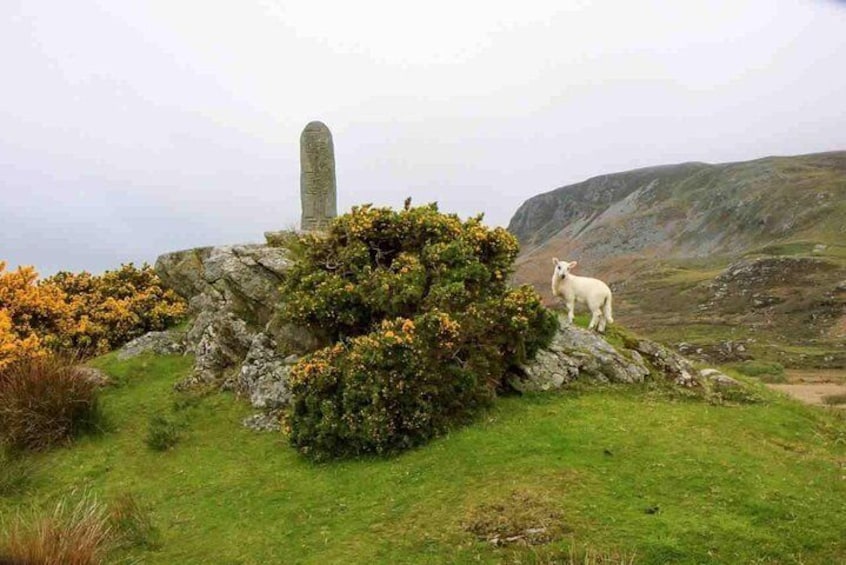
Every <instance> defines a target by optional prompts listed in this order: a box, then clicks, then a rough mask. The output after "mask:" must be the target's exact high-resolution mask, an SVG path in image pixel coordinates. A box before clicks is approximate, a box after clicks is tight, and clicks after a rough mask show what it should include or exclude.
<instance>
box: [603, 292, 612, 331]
mask: <svg viewBox="0 0 846 565" xmlns="http://www.w3.org/2000/svg"><path fill="white" fill-rule="evenodd" d="M602 315H603V316H605V321H606V322H608V323H609V324H613V323H614V316H613V315H612V313H611V294H610V293H609V294H608V296H607V297H606V298H605V304H603V305H602Z"/></svg>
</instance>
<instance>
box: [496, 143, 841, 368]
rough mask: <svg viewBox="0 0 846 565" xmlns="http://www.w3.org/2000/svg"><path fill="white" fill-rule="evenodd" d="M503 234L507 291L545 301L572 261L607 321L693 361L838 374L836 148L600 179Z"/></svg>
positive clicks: (546, 203)
mask: <svg viewBox="0 0 846 565" xmlns="http://www.w3.org/2000/svg"><path fill="white" fill-rule="evenodd" d="M509 230H510V231H512V233H514V234H515V235H516V236H517V237H518V239H519V240H520V242H521V245H522V248H523V251H522V253H521V256H520V258H519V259H518V266H517V273H516V280H517V282H528V283H531V284H533V285H534V286H535V287H536V288H537V289H538V290H539V291H540V292H541V293H542V294H543V295H544V296H545V297H546V298H547V300H549V301H551V295H550V291H549V288H548V287H549V277H550V274H551V266H550V258H551V257H559V258H566V259H569V260H578V261H579V264H580V265H579V267H578V271H577V272H578V273H579V274H582V275H589V276H597V277H600V278H604V279H606V280H608V281H610V283H611V285H612V288H613V289H614V291H615V298H616V299H617V300H616V304H615V306H616V314H617V315H616V316H615V317H618V318H619V319H620V320H622V321H623V322H624V323H625V324H626V325H629V326H631V327H634V328H636V329H637V330H639V331H641V332H644V333H646V334H648V335H650V336H651V337H655V338H658V339H664V340H668V341H670V342H673V343H675V344H676V345H680V346H681V347H682V348H685V347H687V352H688V353H690V354H693V353H696V352H697V351H698V352H699V353H700V354H701V355H702V356H704V357H710V358H711V360H717V361H725V360H731V359H733V358H743V357H748V356H750V355H751V356H755V357H764V358H772V359H777V360H779V361H781V362H783V363H785V364H787V365H795V366H803V367H808V366H810V367H829V368H832V367H834V368H838V367H840V368H842V367H846V349H844V343H846V152H844V151H839V152H831V153H820V154H814V155H803V156H796V157H768V158H765V159H758V160H755V161H748V162H740V163H725V164H717V165H711V164H705V163H684V164H679V165H667V166H661V167H651V168H645V169H638V170H634V171H629V172H622V173H615V174H609V175H603V176H599V177H595V178H592V179H589V180H586V181H584V182H581V183H578V184H574V185H570V186H564V187H561V188H558V189H556V190H553V191H551V192H547V193H544V194H540V195H538V196H535V197H533V198H530V199H529V200H527V201H526V202H525V203H524V204H523V205H522V206H521V207H520V208H519V209H518V210H517V212H516V213H515V215H514V217H513V218H512V219H511V222H510V224H509ZM738 345H740V350H739V351H738V347H737V346H738ZM715 357H716V359H714V358H715Z"/></svg>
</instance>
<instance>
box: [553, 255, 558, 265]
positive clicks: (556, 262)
mask: <svg viewBox="0 0 846 565" xmlns="http://www.w3.org/2000/svg"><path fill="white" fill-rule="evenodd" d="M552 264H553V265H557V264H558V257H553V258H552Z"/></svg>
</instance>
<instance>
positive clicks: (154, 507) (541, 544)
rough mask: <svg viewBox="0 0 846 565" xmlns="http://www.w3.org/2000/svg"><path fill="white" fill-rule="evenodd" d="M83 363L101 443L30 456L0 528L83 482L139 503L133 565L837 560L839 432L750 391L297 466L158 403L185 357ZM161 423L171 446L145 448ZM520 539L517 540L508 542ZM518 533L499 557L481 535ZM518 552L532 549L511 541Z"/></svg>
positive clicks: (281, 446) (209, 405) (511, 418)
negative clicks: (739, 397)
mask: <svg viewBox="0 0 846 565" xmlns="http://www.w3.org/2000/svg"><path fill="white" fill-rule="evenodd" d="M96 364H97V365H99V366H100V367H103V368H104V369H106V370H107V371H108V372H109V373H111V374H112V375H114V376H116V377H117V379H118V382H119V383H120V384H119V385H118V386H116V387H112V388H109V389H107V390H106V391H105V395H104V410H105V412H106V415H107V417H108V418H109V420H110V421H111V429H110V430H109V431H107V432H106V433H104V434H103V435H101V436H98V437H91V438H87V439H83V440H81V441H80V442H79V443H77V444H76V445H74V446H72V447H69V448H65V449H59V450H55V451H52V452H49V453H44V454H40V455H34V456H29V459H30V460H31V461H32V462H34V463H35V464H36V465H37V471H36V472H35V474H34V476H33V480H32V482H31V484H30V485H29V486H28V488H27V489H26V490H25V491H23V492H19V493H17V494H15V495H12V496H6V497H3V498H0V516H3V518H4V519H8V518H9V517H11V516H13V515H14V514H15V513H16V512H18V511H19V510H21V509H22V508H28V507H29V506H30V505H35V506H37V507H45V508H46V507H48V506H50V504H51V503H52V502H54V501H55V500H56V499H57V498H58V497H61V496H63V495H67V493H69V492H71V491H72V490H73V489H75V488H76V489H79V488H81V487H87V488H88V489H90V490H92V491H93V492H95V493H99V494H100V495H101V496H102V497H103V498H104V499H105V500H107V501H108V500H114V499H117V498H119V497H120V496H121V495H124V494H126V493H131V494H132V495H134V496H135V497H136V499H137V500H138V501H139V502H140V503H141V504H142V505H143V506H146V507H147V508H149V510H150V512H151V516H152V519H153V521H154V523H155V524H156V525H157V527H158V529H159V531H160V534H161V535H160V545H159V547H158V549H155V550H149V549H143V548H135V549H130V550H127V551H126V552H125V553H124V554H121V555H118V556H116V559H124V560H127V561H128V560H131V559H138V560H141V561H142V562H145V563H360V562H371V563H447V562H449V563H476V562H489V563H496V562H509V563H553V562H558V563H560V562H569V560H570V559H571V558H574V559H575V560H576V561H578V562H580V563H582V562H585V561H584V554H585V552H588V553H590V554H591V555H592V556H593V557H594V558H595V559H596V561H595V562H602V561H601V558H603V557H605V558H607V559H608V560H607V561H605V562H609V563H610V562H614V563H616V562H629V561H630V560H631V558H632V557H633V556H634V561H635V562H636V563H667V562H674V563H748V562H771V563H792V562H796V563H799V562H801V563H820V564H823V563H825V564H829V563H836V562H842V561H843V560H844V559H846V480H844V472H845V471H846V420H844V417H843V414H844V413H843V412H842V411H840V412H838V411H834V410H830V411H824V410H822V409H815V408H809V407H805V406H801V405H799V404H797V403H795V402H792V401H789V400H787V399H784V398H780V397H776V396H773V395H772V394H771V393H768V392H766V391H764V390H762V391H761V394H762V395H763V396H764V397H765V398H766V401H765V402H762V403H757V404H749V405H742V406H713V405H709V404H706V403H701V402H693V401H686V400H682V399H679V398H674V396H673V395H672V394H670V393H669V392H668V391H666V390H663V389H660V388H655V387H649V386H644V387H634V388H632V387H629V388H573V389H569V390H565V391H563V392H561V393H559V394H549V395H545V396H524V397H511V398H506V399H503V400H500V401H498V403H497V405H496V407H495V409H493V410H492V411H491V412H489V413H488V414H487V415H486V416H485V417H484V418H482V419H481V420H480V421H478V422H477V423H476V424H475V425H473V426H471V427H468V428H465V429H462V430H460V431H457V432H455V433H453V434H451V435H450V436H448V437H445V438H442V439H440V440H437V441H435V442H433V443H432V444H431V445H429V446H427V447H425V448H421V449H418V450H415V451H413V452H410V453H407V454H405V455H402V456H400V457H396V458H393V459H387V460H384V459H370V460H361V461H346V462H341V463H329V464H322V465H315V464H312V463H309V462H307V461H305V460H304V459H302V458H301V457H299V456H297V454H296V453H295V452H294V450H293V449H292V448H291V447H289V446H288V445H287V443H286V441H285V440H284V438H283V437H281V436H279V435H277V434H257V433H254V432H250V431H248V430H246V429H244V428H242V427H241V425H240V421H241V419H242V418H243V417H244V416H246V415H247V414H248V409H247V407H246V406H245V405H244V404H243V403H241V402H240V401H237V400H235V399H233V398H232V397H231V396H228V395H225V394H213V395H209V396H205V397H198V396H190V395H185V394H184V393H176V392H174V391H173V389H172V384H173V383H174V382H176V381H177V380H179V379H180V378H182V377H184V376H185V374H186V372H187V371H189V370H190V366H191V360H190V359H189V358H184V357H149V356H148V357H141V358H136V359H134V360H130V361H126V362H118V361H116V360H115V358H114V357H113V356H107V357H105V358H101V359H99V360H98V361H96ZM154 415H165V416H167V417H169V418H171V419H174V420H175V421H177V422H178V423H179V425H180V426H181V428H180V429H181V435H182V439H181V441H179V442H178V443H177V444H176V445H175V447H173V448H172V449H170V450H168V451H165V452H157V451H153V450H151V449H149V448H148V447H147V445H146V444H145V441H144V438H145V436H146V434H147V427H148V424H149V421H150V418H151V417H152V416H154ZM527 531H529V533H527ZM514 536H517V537H518V538H519V539H517V540H515V541H514V542H513V543H503V544H502V545H499V546H498V545H495V544H494V543H492V542H491V541H490V540H495V539H498V540H504V539H506V538H509V537H514ZM528 541H531V542H537V543H527V542H528Z"/></svg>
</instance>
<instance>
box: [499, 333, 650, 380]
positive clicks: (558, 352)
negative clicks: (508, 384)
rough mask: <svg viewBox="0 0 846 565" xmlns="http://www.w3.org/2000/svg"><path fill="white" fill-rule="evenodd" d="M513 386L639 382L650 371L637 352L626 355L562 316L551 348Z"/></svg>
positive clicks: (527, 367)
mask: <svg viewBox="0 0 846 565" xmlns="http://www.w3.org/2000/svg"><path fill="white" fill-rule="evenodd" d="M523 372H524V373H525V374H524V375H522V376H521V377H522V378H520V379H516V380H514V381H513V382H512V386H514V387H515V388H516V389H518V390H520V391H524V392H525V391H543V390H551V389H556V388H560V387H561V386H563V385H564V384H566V383H569V382H572V381H575V380H576V379H582V380H586V379H587V380H593V381H598V382H612V383H639V382H643V380H644V379H645V378H646V376H647V375H649V368H648V367H647V366H646V364H645V363H644V361H643V359H642V358H641V357H640V355H638V354H637V353H636V352H634V353H633V352H629V356H628V357H627V356H626V355H623V354H622V353H620V352H618V351H617V350H616V349H614V347H612V346H611V345H610V344H609V343H608V342H607V341H605V339H604V338H602V337H601V336H600V335H599V334H596V333H594V332H590V331H588V330H585V329H582V328H580V327H578V326H575V325H572V324H569V323H568V322H567V321H566V318H565V317H564V316H560V317H559V329H558V332H557V333H556V334H555V337H553V339H552V343H551V344H550V345H549V347H548V348H547V349H544V350H541V351H540V352H538V354H537V356H536V357H535V359H534V360H533V361H531V362H530V363H528V364H527V365H526V366H525V367H524V368H523Z"/></svg>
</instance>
